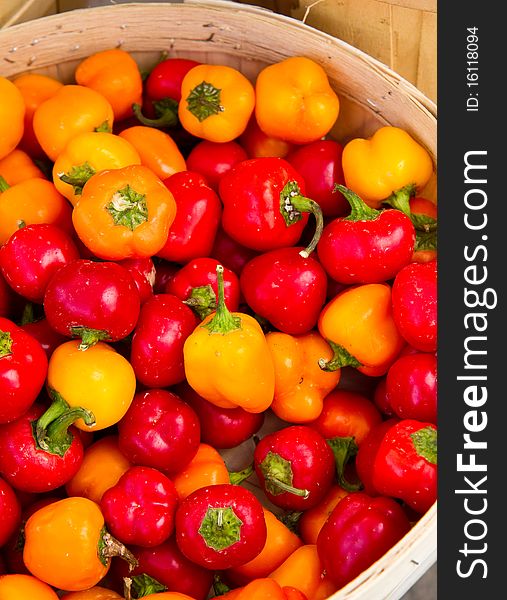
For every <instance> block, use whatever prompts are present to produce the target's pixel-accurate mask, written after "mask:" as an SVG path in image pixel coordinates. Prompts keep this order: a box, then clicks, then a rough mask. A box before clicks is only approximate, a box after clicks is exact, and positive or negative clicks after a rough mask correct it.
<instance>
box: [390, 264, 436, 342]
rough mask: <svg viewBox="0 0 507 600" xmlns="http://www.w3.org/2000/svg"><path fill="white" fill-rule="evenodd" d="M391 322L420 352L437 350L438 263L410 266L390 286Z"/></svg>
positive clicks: (402, 270)
mask: <svg viewBox="0 0 507 600" xmlns="http://www.w3.org/2000/svg"><path fill="white" fill-rule="evenodd" d="M392 298H393V318H394V321H395V323H396V326H397V328H398V330H399V332H400V333H401V335H402V336H403V338H404V339H405V340H406V341H407V342H408V343H409V344H410V345H411V346H413V347H414V348H416V349H417V350H419V351H420V352H435V351H436V349H437V261H436V260H432V261H430V262H427V263H411V264H409V265H407V266H406V267H404V268H403V269H401V271H400V272H399V273H398V274H397V275H396V277H395V279H394V283H393V295H392Z"/></svg>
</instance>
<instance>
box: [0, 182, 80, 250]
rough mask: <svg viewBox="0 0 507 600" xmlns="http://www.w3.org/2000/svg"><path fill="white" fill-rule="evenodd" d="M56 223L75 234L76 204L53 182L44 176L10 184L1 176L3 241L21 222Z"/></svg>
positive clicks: (27, 223)
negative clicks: (70, 202) (74, 206)
mask: <svg viewBox="0 0 507 600" xmlns="http://www.w3.org/2000/svg"><path fill="white" fill-rule="evenodd" d="M36 223H52V224H54V225H57V226H58V227H61V228H62V229H64V230H65V231H66V232H67V233H69V234H71V233H72V207H71V206H70V205H69V203H68V202H67V200H65V198H64V197H63V196H62V195H61V194H60V193H59V192H58V190H57V189H56V188H55V186H54V185H53V183H52V182H51V181H48V180H47V179H42V178H41V177H33V178H30V179H25V180H24V181H20V182H19V183H17V184H15V185H13V186H9V185H7V182H5V181H3V180H2V178H1V177H0V244H4V243H5V242H6V241H7V240H8V239H9V237H10V236H11V235H12V234H13V233H14V232H16V231H17V230H18V229H19V226H20V225H23V224H24V225H33V224H36Z"/></svg>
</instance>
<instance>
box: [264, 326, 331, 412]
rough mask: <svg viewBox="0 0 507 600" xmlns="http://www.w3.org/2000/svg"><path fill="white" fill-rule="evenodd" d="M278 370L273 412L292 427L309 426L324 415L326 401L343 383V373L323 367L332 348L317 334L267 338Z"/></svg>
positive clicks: (278, 335) (273, 334)
mask: <svg viewBox="0 0 507 600" xmlns="http://www.w3.org/2000/svg"><path fill="white" fill-rule="evenodd" d="M266 341H267V342H268V346H269V350H270V352H271V356H272V357H273V364H274V367H275V396H274V399H273V403H272V404H271V409H272V411H273V412H274V413H275V414H276V415H277V416H278V417H280V419H283V420H284V421H288V422H290V423H307V422H309V421H313V420H315V419H316V418H317V417H318V416H319V415H320V413H321V412H322V406H323V401H324V397H325V396H326V395H327V394H328V393H329V392H330V391H331V390H333V389H334V388H335V387H336V386H337V385H338V382H339V381H340V369H337V370H336V371H332V372H326V371H323V370H322V369H321V368H320V367H319V359H320V358H322V357H324V358H326V359H328V360H329V359H331V358H332V356H333V350H332V349H331V346H329V344H328V343H327V342H326V341H325V340H324V339H323V338H322V336H321V335H319V333H318V332H316V331H311V332H310V333H305V334H302V335H289V334H287V333H281V332H278V331H274V332H271V333H268V334H267V335H266Z"/></svg>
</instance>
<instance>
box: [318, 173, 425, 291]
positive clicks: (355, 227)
mask: <svg viewBox="0 0 507 600" xmlns="http://www.w3.org/2000/svg"><path fill="white" fill-rule="evenodd" d="M336 187H337V189H338V190H340V191H341V192H342V193H343V195H344V196H345V198H346V199H347V200H348V202H349V203H350V205H351V207H352V211H351V213H350V215H349V216H347V217H339V218H337V219H334V220H333V221H331V222H330V223H328V224H327V225H326V227H324V231H323V232H322V236H321V238H320V241H319V243H318V245H317V251H318V254H319V260H320V262H321V263H322V266H323V267H324V269H325V270H326V272H327V273H328V274H329V276H330V277H332V278H333V279H335V280H336V281H338V282H340V283H345V284H355V283H381V282H384V281H387V280H389V279H392V278H393V277H394V276H395V275H396V274H397V273H398V271H400V269H402V268H403V267H404V266H405V265H408V264H409V262H410V261H411V260H412V255H413V252H414V244H415V229H414V226H413V225H412V221H411V220H410V218H409V217H407V215H405V214H404V213H403V212H402V211H400V210H396V209H392V208H390V209H385V210H381V211H379V210H376V209H373V208H370V207H369V206H367V205H366V204H365V203H364V202H363V201H362V200H361V198H359V196H358V195H357V194H355V193H354V192H352V191H351V190H349V189H347V188H346V187H344V186H342V185H338V186H336Z"/></svg>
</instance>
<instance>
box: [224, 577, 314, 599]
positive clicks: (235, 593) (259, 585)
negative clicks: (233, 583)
mask: <svg viewBox="0 0 507 600" xmlns="http://www.w3.org/2000/svg"><path fill="white" fill-rule="evenodd" d="M219 597H220V598H221V599H223V600H308V599H307V597H306V596H305V594H303V593H302V592H300V591H299V590H296V589H294V588H292V587H282V586H280V585H279V584H278V583H277V582H276V581H273V579H269V578H259V579H254V581H252V582H250V583H249V584H248V585H246V586H245V587H241V588H237V589H235V590H231V591H230V592H227V593H226V594H223V595H222V596H219Z"/></svg>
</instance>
